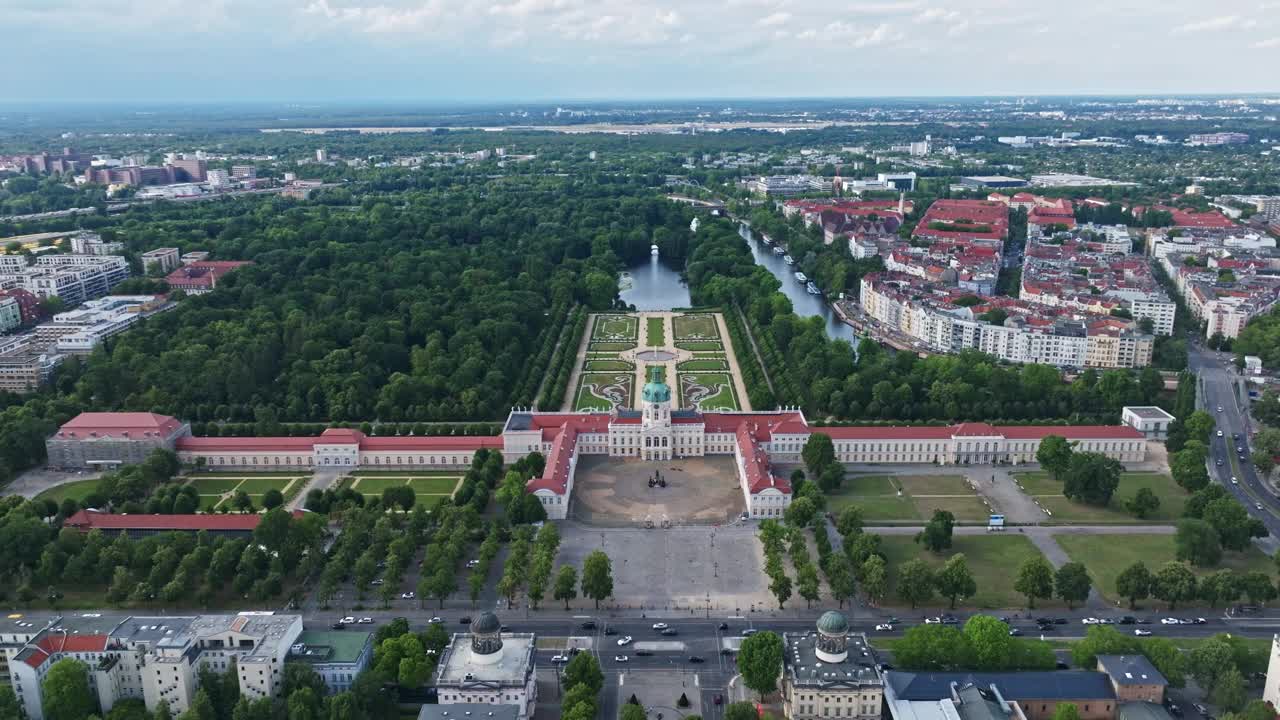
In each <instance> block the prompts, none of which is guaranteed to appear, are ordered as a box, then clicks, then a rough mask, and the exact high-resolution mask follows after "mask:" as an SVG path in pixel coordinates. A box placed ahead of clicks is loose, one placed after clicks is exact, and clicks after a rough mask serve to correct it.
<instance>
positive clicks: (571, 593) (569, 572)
mask: <svg viewBox="0 0 1280 720" xmlns="http://www.w3.org/2000/svg"><path fill="white" fill-rule="evenodd" d="M577 587H578V571H577V570H575V569H574V568H573V566H572V565H564V566H562V567H561V568H560V572H558V573H556V585H555V589H553V590H552V596H553V597H555V599H557V600H562V601H564V609H565V610H568V609H569V601H570V600H574V599H576V598H577V597H578V590H577Z"/></svg>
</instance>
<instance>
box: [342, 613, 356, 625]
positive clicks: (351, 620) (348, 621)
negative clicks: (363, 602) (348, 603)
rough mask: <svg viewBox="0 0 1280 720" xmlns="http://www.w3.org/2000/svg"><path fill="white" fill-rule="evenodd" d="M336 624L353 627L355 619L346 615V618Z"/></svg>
mask: <svg viewBox="0 0 1280 720" xmlns="http://www.w3.org/2000/svg"><path fill="white" fill-rule="evenodd" d="M338 622H340V623H342V624H343V625H355V624H356V619H355V618H353V617H351V616H350V615H348V616H347V617H344V618H342V619H341V620H339V621H338Z"/></svg>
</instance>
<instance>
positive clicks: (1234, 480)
mask: <svg viewBox="0 0 1280 720" xmlns="http://www.w3.org/2000/svg"><path fill="white" fill-rule="evenodd" d="M1231 484H1232V485H1239V484H1240V481H1239V480H1237V479H1236V476H1235V475H1232V476H1231Z"/></svg>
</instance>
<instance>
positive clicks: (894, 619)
mask: <svg viewBox="0 0 1280 720" xmlns="http://www.w3.org/2000/svg"><path fill="white" fill-rule="evenodd" d="M885 622H887V623H889V624H890V625H897V624H898V623H900V622H902V621H901V620H899V619H898V618H897V617H896V616H894V615H890V616H889V619H888V620H885Z"/></svg>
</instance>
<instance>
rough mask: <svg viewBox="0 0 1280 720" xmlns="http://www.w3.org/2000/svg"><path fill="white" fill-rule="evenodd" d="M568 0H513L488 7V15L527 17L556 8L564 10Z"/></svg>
mask: <svg viewBox="0 0 1280 720" xmlns="http://www.w3.org/2000/svg"><path fill="white" fill-rule="evenodd" d="M570 5H571V1H570V0H515V1H514V2H510V3H506V4H502V3H499V4H497V5H491V6H490V7H489V14H490V15H511V16H514V17H527V16H529V15H540V14H543V13H548V12H555V11H557V10H564V9H566V8H568V7H570Z"/></svg>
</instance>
